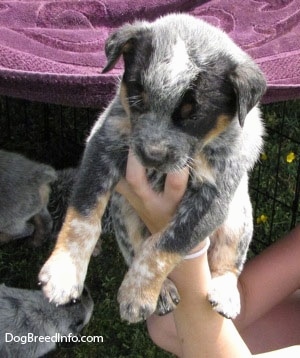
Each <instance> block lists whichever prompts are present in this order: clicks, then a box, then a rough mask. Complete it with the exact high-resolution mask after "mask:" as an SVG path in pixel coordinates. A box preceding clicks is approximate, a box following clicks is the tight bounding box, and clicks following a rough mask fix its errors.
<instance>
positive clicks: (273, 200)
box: [0, 100, 300, 358]
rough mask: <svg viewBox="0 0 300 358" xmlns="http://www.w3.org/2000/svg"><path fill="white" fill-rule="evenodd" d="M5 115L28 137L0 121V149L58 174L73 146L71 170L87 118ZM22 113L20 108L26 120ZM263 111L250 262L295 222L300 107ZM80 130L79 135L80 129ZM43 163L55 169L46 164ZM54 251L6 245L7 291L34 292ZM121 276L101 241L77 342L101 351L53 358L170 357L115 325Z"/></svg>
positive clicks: (107, 243)
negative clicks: (90, 339)
mask: <svg viewBox="0 0 300 358" xmlns="http://www.w3.org/2000/svg"><path fill="white" fill-rule="evenodd" d="M1 104H2V113H4V112H5V111H4V110H5V105H7V103H6V102H0V105H1ZM8 107H9V110H10V111H13V113H12V114H11V115H10V117H12V118H14V121H17V122H20V123H24V118H21V114H20V113H21V112H22V113H23V114H24V113H25V114H26V118H27V127H26V131H25V128H23V129H22V128H21V129H20V128H19V127H18V128H19V129H20V130H19V133H18V131H15V130H14V126H15V125H16V123H13V122H11V121H6V122H5V121H4V122H3V118H2V122H1V123H6V124H5V125H6V126H7V128H6V129H7V130H9V131H10V132H11V133H10V135H9V136H8V137H9V142H7V143H8V144H7V145H6V146H5V147H6V148H9V149H11V150H12V149H15V150H16V149H19V150H20V151H23V152H24V151H25V153H29V154H31V153H32V154H37V153H38V155H40V156H41V157H40V158H38V159H40V160H42V159H43V158H46V161H48V162H50V163H51V164H53V165H55V166H56V167H62V166H63V164H66V165H69V164H72V158H70V157H69V155H70V152H71V153H72V151H73V147H72V146H73V145H76V141H77V142H79V143H81V144H80V146H79V148H80V149H77V150H74V151H73V153H75V154H76V159H75V160H74V159H73V164H74V162H76V160H77V158H78V152H80V151H81V150H82V147H83V146H82V143H83V138H84V135H83V134H82V133H83V132H84V131H85V130H87V129H88V127H89V125H90V123H87V122H85V121H83V120H82V118H85V117H86V115H87V112H86V111H84V110H80V111H79V112H78V111H73V110H72V109H67V108H63V107H58V106H46V107H45V105H41V104H35V105H32V106H25V107H24V102H22V101H17V100H16V101H15V102H14V106H13V107H12V106H11V105H9V106H8ZM24 108H26V111H25V112H24ZM0 109H1V108H0ZM263 110H264V117H265V119H266V127H267V133H268V135H267V137H266V144H265V148H264V153H265V154H264V155H263V156H262V157H261V159H260V163H259V164H258V165H257V166H256V167H255V168H254V171H253V174H252V176H251V181H250V186H251V197H252V202H253V207H254V221H255V236H254V240H253V244H252V246H251V249H250V252H249V256H253V255H256V254H257V253H259V252H260V251H261V250H262V249H263V248H264V247H266V246H268V245H269V244H270V243H271V242H273V241H275V240H277V238H278V237H280V236H282V235H283V234H284V233H285V232H287V231H288V230H289V229H290V228H291V227H292V226H293V225H295V223H296V222H297V221H298V222H300V211H299V190H300V189H299V185H300V184H299V182H300V149H299V148H300V143H299V138H300V127H299V118H300V101H291V102H289V103H288V104H287V105H283V104H275V105H271V106H265V107H264V108H263ZM3 111H4V112H3ZM45 113H46V114H47V120H46V119H45ZM0 114H1V111H0ZM17 114H18V115H17ZM32 116H35V117H36V118H37V120H36V121H31V120H30V118H32ZM66 118H67V119H68V120H66ZM80 119H81V120H80ZM82 122H83V124H82ZM90 122H91V123H92V122H93V121H92V120H91V121H90ZM22 125H23V124H22ZM80 125H83V126H84V128H83V129H82V128H81V127H80ZM54 127H55V128H54ZM28 128H29V129H28ZM35 129H36V130H37V132H38V133H39V138H38V139H37V136H34V135H33V134H32V133H34V132H33V131H34V130H35ZM75 129H76V134H75V135H72V136H71V137H72V140H73V141H74V143H73V142H72V141H71V140H69V137H68V135H70V133H73V132H74V130H75ZM52 134H53V135H52ZM22 137H23V139H24V140H23V142H22V141H21V140H22ZM33 143H34V144H35V145H36V146H37V147H36V148H32V146H33ZM57 143H58V144H57ZM66 143H67V144H66ZM54 144H55V145H54ZM54 150H55V151H57V152H54ZM52 151H53V152H52ZM290 153H294V154H295V158H292V157H291V156H290V157H289V158H292V160H291V161H290V162H289V161H288V160H287V158H288V155H289V154H290ZM65 156H66V157H67V160H66V162H64V163H63V162H62V158H64V157H65ZM31 157H32V155H31ZM53 158H54V159H53ZM48 159H51V160H54V161H52V162H51V161H50V160H48ZM52 247H53V242H48V243H47V244H46V245H45V246H43V247H42V248H40V249H35V250H32V248H30V247H28V246H27V245H26V243H24V242H15V243H10V244H7V245H6V246H3V247H1V250H0V275H1V278H2V282H4V283H6V284H7V285H10V286H15V287H21V288H32V289H36V288H37V274H38V272H39V269H40V267H41V266H42V264H43V263H44V261H45V260H46V258H47V257H48V255H49V253H50V251H51V248H52ZM125 272H126V267H125V265H124V262H123V259H122V257H121V254H120V253H119V251H118V248H117V245H116V243H115V240H114V238H113V236H112V235H106V236H105V237H104V238H103V251H102V253H101V255H100V256H98V257H94V258H92V260H91V263H90V266H89V271H88V277H87V285H88V286H89V288H90V290H91V294H92V296H93V299H94V302H95V308H94V314H93V316H92V319H91V321H90V323H89V324H88V326H87V327H86V328H85V329H84V331H83V332H82V334H83V335H89V336H99V335H101V336H103V343H98V344H94V343H82V344H78V345H73V346H70V347H61V348H59V349H58V350H56V351H55V352H54V353H52V354H51V355H50V356H51V357H57V358H58V357H59V358H67V357H72V358H73V357H75V358H81V357H101V358H102V357H103V358H122V357H129V358H130V357H132V358H139V357H141V358H147V357H149V358H150V357H151V358H152V357H153V358H155V357H157V358H168V357H172V356H171V355H170V354H167V353H164V352H163V351H162V350H160V349H159V348H157V347H155V346H154V344H153V343H152V342H151V340H150V339H149V337H148V334H147V330H146V326H145V324H144V323H140V324H135V325H128V324H127V323H124V322H122V321H121V320H120V318H119V311H118V304H117V300H116V294H117V291H118V287H119V286H120V284H121V281H122V278H123V276H124V274H125Z"/></svg>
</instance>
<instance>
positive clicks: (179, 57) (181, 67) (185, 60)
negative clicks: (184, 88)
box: [170, 37, 191, 78]
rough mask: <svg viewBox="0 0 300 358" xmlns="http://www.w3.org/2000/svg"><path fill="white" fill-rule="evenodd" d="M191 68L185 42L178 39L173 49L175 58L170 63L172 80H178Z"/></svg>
mask: <svg viewBox="0 0 300 358" xmlns="http://www.w3.org/2000/svg"><path fill="white" fill-rule="evenodd" d="M190 66H191V61H190V58H189V54H188V52H187V48H186V46H185V43H184V41H183V40H182V39H181V38H180V37H178V38H177V42H176V43H175V45H174V47H173V56H172V58H171V61H170V74H171V78H176V77H177V76H178V75H180V74H181V73H182V72H186V71H187V70H188V69H189V68H190Z"/></svg>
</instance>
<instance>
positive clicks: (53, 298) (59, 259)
mask: <svg viewBox="0 0 300 358" xmlns="http://www.w3.org/2000/svg"><path fill="white" fill-rule="evenodd" d="M85 274H86V268H85V269H84V267H83V265H82V263H81V262H80V261H79V262H77V260H74V259H72V258H71V256H70V254H69V253H68V252H57V253H53V254H52V255H51V256H50V258H49V259H48V261H47V262H46V263H45V264H44V266H43V267H42V269H41V271H40V274H39V281H40V283H41V285H42V287H43V291H44V294H45V295H46V297H47V298H48V299H49V301H50V302H54V303H56V304H59V305H61V304H65V303H68V302H70V301H71V300H72V299H77V298H78V297H79V296H80V295H81V292H82V289H83V284H84V279H85Z"/></svg>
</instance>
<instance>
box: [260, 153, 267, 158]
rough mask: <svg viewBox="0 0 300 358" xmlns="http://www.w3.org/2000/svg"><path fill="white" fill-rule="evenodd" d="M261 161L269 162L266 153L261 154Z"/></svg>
mask: <svg viewBox="0 0 300 358" xmlns="http://www.w3.org/2000/svg"><path fill="white" fill-rule="evenodd" d="M260 159H261V160H267V159H268V156H267V154H266V153H265V152H263V153H261V155H260Z"/></svg>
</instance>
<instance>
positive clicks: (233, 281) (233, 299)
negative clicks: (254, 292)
mask: <svg viewBox="0 0 300 358" xmlns="http://www.w3.org/2000/svg"><path fill="white" fill-rule="evenodd" d="M208 300H209V302H210V303H211V305H212V306H213V309H214V310H216V311H217V312H219V313H220V314H221V315H222V316H224V317H226V318H232V319H233V318H235V317H236V316H237V315H238V314H239V313H240V310H241V303H240V294H239V291H238V289H237V277H236V275H235V274H233V273H231V272H227V273H225V274H224V275H222V276H216V277H214V278H213V279H212V281H211V285H210V288H209V290H208Z"/></svg>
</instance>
